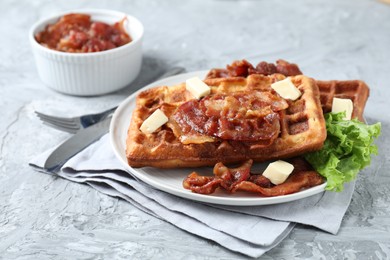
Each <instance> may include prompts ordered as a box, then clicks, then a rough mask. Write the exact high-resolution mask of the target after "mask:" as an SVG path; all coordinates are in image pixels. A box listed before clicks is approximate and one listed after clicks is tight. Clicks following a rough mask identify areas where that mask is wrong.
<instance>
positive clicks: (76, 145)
mask: <svg viewBox="0 0 390 260" xmlns="http://www.w3.org/2000/svg"><path fill="white" fill-rule="evenodd" d="M111 118H112V116H109V117H107V118H106V119H104V120H103V121H100V122H98V123H96V124H94V125H92V126H89V127H87V128H83V129H81V130H79V131H78V132H77V133H76V134H75V135H73V136H72V137H70V138H69V139H67V140H66V141H65V142H63V143H62V144H60V145H59V146H58V147H57V148H56V149H55V150H54V151H53V152H52V153H51V154H50V155H49V157H48V158H47V159H46V162H45V164H44V166H43V168H44V169H45V170H46V171H49V172H53V173H56V172H58V171H59V170H60V169H61V167H62V165H64V164H65V162H67V161H68V160H69V159H70V158H72V157H73V156H74V155H76V154H77V153H79V152H80V151H82V150H83V149H84V148H86V147H87V146H89V145H90V144H92V143H94V142H95V141H97V140H98V139H99V138H100V137H102V136H103V135H104V134H105V133H107V132H108V129H109V126H110V122H111Z"/></svg>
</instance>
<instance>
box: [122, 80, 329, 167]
mask: <svg viewBox="0 0 390 260" xmlns="http://www.w3.org/2000/svg"><path fill="white" fill-rule="evenodd" d="M284 78H285V76H283V75H281V74H275V75H271V76H264V75H259V74H253V75H249V76H248V77H247V78H243V77H236V78H215V79H206V80H205V82H206V83H207V84H208V85H209V86H210V87H211V95H213V94H217V93H225V94H226V93H232V92H236V91H244V92H252V91H272V90H271V87H270V85H271V84H272V83H273V82H274V81H276V80H281V79H284ZM291 81H292V82H293V84H294V85H295V86H296V87H297V88H298V89H299V90H300V91H301V92H302V96H301V97H300V98H299V99H297V100H296V101H288V103H289V107H288V108H287V109H285V110H282V111H279V116H280V125H281V128H280V134H279V135H278V137H277V138H276V140H275V141H274V142H272V143H271V144H267V145H265V144H264V143H262V142H253V141H252V142H245V141H234V140H218V139H216V140H215V141H213V142H203V143H190V144H183V143H182V142H181V141H180V140H179V137H178V136H176V135H175V133H174V131H173V129H172V125H171V124H169V123H168V124H165V125H163V126H162V127H160V128H159V129H158V130H157V131H156V132H154V133H152V134H144V133H143V132H141V131H140V126H141V124H142V122H143V121H144V120H145V119H146V118H148V116H149V115H150V114H152V113H153V112H154V111H155V110H156V109H161V110H162V111H163V112H164V113H165V114H166V116H167V117H168V118H169V120H172V115H173V113H174V112H175V111H176V109H177V108H178V107H179V106H180V105H181V104H183V103H184V102H186V101H188V100H190V99H192V98H193V97H192V95H191V94H190V93H189V92H188V91H187V90H186V88H185V84H184V83H182V84H179V85H176V86H172V87H167V86H161V87H156V88H153V89H150V90H146V91H144V92H141V93H140V94H139V95H138V97H137V101H136V108H135V111H134V112H133V116H132V120H131V124H130V127H129V130H128V136H127V142H126V146H127V149H126V156H127V160H128V163H129V165H130V166H132V167H143V166H152V167H159V168H176V167H199V166H213V165H215V164H216V163H217V162H222V163H225V164H230V163H237V162H241V161H244V160H247V159H253V160H254V161H257V162H261V161H267V160H272V159H281V158H290V157H293V156H297V155H300V154H303V153H306V152H309V151H314V150H318V149H320V148H321V147H322V145H323V142H324V140H325V138H326V129H325V122H324V118H323V113H322V110H321V104H320V102H319V90H318V87H317V85H316V84H315V81H314V80H313V79H311V78H308V77H305V76H302V75H299V76H292V77H291Z"/></svg>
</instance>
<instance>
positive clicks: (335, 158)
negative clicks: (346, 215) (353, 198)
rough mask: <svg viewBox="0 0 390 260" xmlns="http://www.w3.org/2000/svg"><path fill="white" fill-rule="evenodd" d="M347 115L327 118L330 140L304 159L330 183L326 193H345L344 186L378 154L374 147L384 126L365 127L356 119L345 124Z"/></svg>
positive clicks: (340, 114)
mask: <svg viewBox="0 0 390 260" xmlns="http://www.w3.org/2000/svg"><path fill="white" fill-rule="evenodd" d="M344 115H345V113H337V114H336V113H328V114H325V120H326V130H327V138H326V140H325V142H324V146H323V148H322V149H321V150H319V151H316V152H313V153H308V154H306V155H305V158H306V160H307V161H308V162H309V163H310V164H311V165H312V166H313V167H314V169H315V170H316V171H317V172H319V173H320V174H321V175H322V176H324V177H325V178H326V180H327V185H326V188H325V189H326V190H332V191H342V190H343V188H344V183H346V182H349V181H351V180H353V179H355V178H356V176H357V174H358V173H359V171H360V170H362V169H363V168H364V167H366V166H368V165H370V163H371V155H377V154H378V148H377V146H376V145H375V144H374V140H375V138H377V137H378V136H379V135H380V131H381V124H380V123H376V124H373V125H366V124H364V123H362V122H360V121H358V120H356V119H353V120H343V119H342V118H343V116H344Z"/></svg>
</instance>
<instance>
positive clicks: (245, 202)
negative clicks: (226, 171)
mask: <svg viewBox="0 0 390 260" xmlns="http://www.w3.org/2000/svg"><path fill="white" fill-rule="evenodd" d="M207 72H208V71H205V70H199V71H193V72H186V73H182V74H178V75H175V76H171V77H167V78H164V79H160V80H157V81H154V82H152V83H150V84H147V85H146V86H144V87H142V88H140V89H138V90H137V91H135V92H134V93H133V94H131V95H130V96H128V97H127V98H126V99H125V100H124V101H122V102H121V103H120V105H119V106H118V108H117V109H116V110H115V112H114V114H113V117H112V120H111V124H110V131H109V135H110V143H111V148H112V149H113V151H114V153H115V156H116V158H117V159H119V161H120V162H121V164H122V165H123V166H124V168H125V170H126V171H128V172H129V173H131V174H132V175H133V176H134V177H136V179H139V180H141V181H142V182H144V183H146V184H148V185H150V186H152V187H153V188H156V189H158V190H160V191H164V192H167V193H169V194H172V195H175V196H178V197H181V198H185V199H190V200H194V201H198V202H203V203H211V204H217V205H227V206H260V205H273V204H280V203H285V202H291V201H295V200H299V199H303V198H306V197H310V196H313V195H315V194H318V193H320V192H323V191H325V186H326V182H325V183H323V184H321V185H318V186H315V187H312V188H309V189H306V190H303V191H300V192H296V193H292V194H288V195H281V196H275V197H228V196H226V197H221V196H212V195H204V194H198V193H193V192H191V191H189V190H181V189H174V188H172V187H170V186H167V185H165V184H161V183H158V182H157V181H156V180H155V179H153V178H152V179H151V178H149V176H146V175H144V174H142V173H140V172H139V171H138V170H137V169H136V168H133V167H131V166H129V165H128V163H127V160H124V158H123V155H126V151H121V149H120V148H119V146H118V139H121V138H120V136H117V133H118V131H119V130H122V131H123V130H124V129H117V127H116V126H117V125H119V123H118V122H120V121H121V120H122V121H123V120H126V119H123V118H122V117H123V113H125V114H126V109H128V110H130V107H131V103H132V102H133V103H134V105H135V100H136V97H137V95H138V93H140V92H141V91H144V90H146V89H149V88H152V87H155V86H161V85H172V84H178V83H180V82H183V78H190V77H194V76H198V77H200V78H203V77H204V76H205V75H206V73H207ZM166 82H167V83H166ZM132 111H133V110H132ZM132 111H131V113H132ZM130 120H131V114H130V116H128V118H127V123H128V124H127V127H128V125H129V124H130ZM126 132H127V128H126ZM123 152H124V154H123ZM125 157H126V156H125Z"/></svg>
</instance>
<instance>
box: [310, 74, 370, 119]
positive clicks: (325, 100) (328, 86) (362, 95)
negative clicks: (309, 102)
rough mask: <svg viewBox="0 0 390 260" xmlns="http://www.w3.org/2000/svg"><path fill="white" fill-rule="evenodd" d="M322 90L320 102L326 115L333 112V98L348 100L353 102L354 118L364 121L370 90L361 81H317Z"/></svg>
mask: <svg viewBox="0 0 390 260" xmlns="http://www.w3.org/2000/svg"><path fill="white" fill-rule="evenodd" d="M316 83H317V86H318V88H319V90H320V101H321V106H322V109H323V111H324V113H328V112H330V111H331V110H332V101H333V98H334V97H336V98H348V99H351V100H352V102H353V111H352V118H357V119H359V120H360V121H364V120H363V111H364V107H365V105H366V101H367V99H368V96H369V93H370V90H369V88H368V86H367V85H366V83H364V82H363V81H361V80H344V81H340V80H330V81H321V80H317V81H316Z"/></svg>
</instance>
